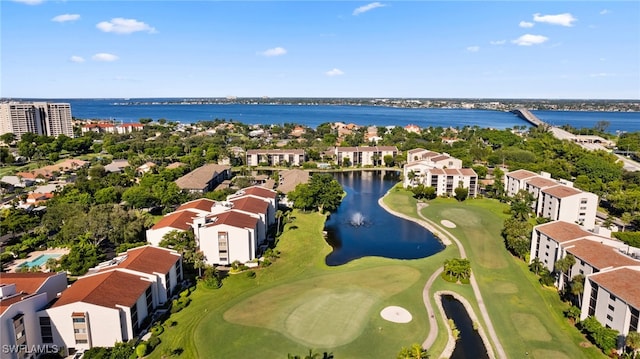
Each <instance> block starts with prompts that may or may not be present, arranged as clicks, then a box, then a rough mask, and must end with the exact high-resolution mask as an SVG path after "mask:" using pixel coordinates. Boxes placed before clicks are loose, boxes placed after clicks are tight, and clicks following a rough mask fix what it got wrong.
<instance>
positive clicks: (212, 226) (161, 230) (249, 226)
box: [147, 186, 278, 264]
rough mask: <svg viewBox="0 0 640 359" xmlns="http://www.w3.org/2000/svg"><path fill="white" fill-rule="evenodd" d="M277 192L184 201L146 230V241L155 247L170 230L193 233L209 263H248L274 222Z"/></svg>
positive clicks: (250, 191) (255, 189)
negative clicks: (220, 199)
mask: <svg viewBox="0 0 640 359" xmlns="http://www.w3.org/2000/svg"><path fill="white" fill-rule="evenodd" d="M277 208H278V193H277V192H276V191H273V190H269V189H266V188H263V187H260V186H252V187H247V188H243V189H241V190H239V191H238V192H236V193H234V194H232V195H229V196H227V200H226V201H213V200H210V199H206V198H201V199H197V200H194V201H190V202H186V203H184V204H182V205H181V206H180V207H178V208H177V209H176V211H175V212H172V213H169V214H167V215H166V216H164V217H163V218H162V219H161V220H160V221H158V223H156V224H155V225H154V226H153V227H152V228H150V229H149V230H147V241H149V242H150V243H151V244H152V245H154V246H157V245H158V244H159V243H160V241H162V239H163V238H164V236H165V235H167V233H169V232H171V231H193V234H194V236H195V239H196V242H197V245H198V247H199V249H200V251H202V254H203V255H204V256H205V261H206V262H207V263H209V264H231V263H233V262H234V261H240V262H243V263H244V262H248V261H251V260H253V259H255V258H256V256H257V255H258V253H259V246H260V245H261V244H263V243H264V242H265V241H266V240H267V232H268V228H269V226H271V225H273V224H274V223H275V222H276V218H275V212H276V209H277Z"/></svg>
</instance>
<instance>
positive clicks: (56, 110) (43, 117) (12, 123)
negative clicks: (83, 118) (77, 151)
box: [0, 102, 73, 139]
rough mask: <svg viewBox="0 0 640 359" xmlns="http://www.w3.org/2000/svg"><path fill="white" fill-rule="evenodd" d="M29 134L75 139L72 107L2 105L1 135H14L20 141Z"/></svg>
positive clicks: (0, 108) (66, 105) (48, 104)
mask: <svg viewBox="0 0 640 359" xmlns="http://www.w3.org/2000/svg"><path fill="white" fill-rule="evenodd" d="M27 132H31V133H34V134H37V135H46V136H54V137H57V136H59V135H67V136H69V137H73V124H72V117H71V105H69V104H68V103H52V102H24V103H23V102H9V103H0V135H1V134H5V133H13V134H15V135H16V137H17V138H18V139H20V137H21V136H22V135H23V134H25V133H27Z"/></svg>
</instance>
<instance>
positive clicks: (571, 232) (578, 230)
mask: <svg viewBox="0 0 640 359" xmlns="http://www.w3.org/2000/svg"><path fill="white" fill-rule="evenodd" d="M535 230H537V231H538V232H540V233H543V234H545V235H546V236H547V237H549V238H551V239H553V240H554V241H556V242H558V243H563V242H567V241H571V240H574V239H578V238H583V237H586V236H590V235H593V233H591V232H587V231H585V230H584V229H583V228H582V227H580V226H579V225H577V224H574V223H569V222H563V221H555V222H551V223H545V224H541V225H539V226H536V227H535Z"/></svg>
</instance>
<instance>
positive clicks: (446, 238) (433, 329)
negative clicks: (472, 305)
mask: <svg viewBox="0 0 640 359" xmlns="http://www.w3.org/2000/svg"><path fill="white" fill-rule="evenodd" d="M385 196H386V194H385ZM383 198H384V197H383ZM378 204H379V205H380V207H382V208H384V209H385V210H386V211H387V212H389V213H391V214H393V215H394V216H397V217H400V218H404V219H406V220H409V221H412V222H415V223H418V224H420V225H421V226H423V227H425V228H427V229H428V230H429V231H431V232H432V233H433V234H435V235H437V236H438V238H439V239H440V241H442V243H443V244H445V245H449V244H451V241H453V242H455V243H456V245H457V246H458V250H459V251H460V257H461V258H467V253H466V251H465V249H464V247H463V246H462V243H460V241H459V240H458V239H457V238H456V237H454V236H453V235H452V234H451V233H449V232H448V231H447V230H445V229H444V228H442V227H440V226H439V225H438V224H436V223H435V222H433V221H432V220H430V219H428V218H427V217H425V216H423V215H422V209H423V208H424V207H425V206H426V204H424V203H418V204H417V208H416V211H417V212H418V216H420V218H421V219H422V220H419V219H416V218H413V217H410V216H407V215H405V214H402V213H399V212H396V211H394V210H392V209H391V208H389V207H388V206H387V205H386V204H385V203H384V202H383V200H382V198H380V199H379V200H378ZM442 270H443V268H440V269H439V270H438V271H436V273H434V274H433V275H431V277H430V278H429V280H428V281H427V283H426V284H425V286H424V289H423V290H422V297H423V300H424V303H425V307H426V309H427V313H428V314H429V334H428V336H427V338H426V339H425V341H424V343H423V344H422V347H423V348H429V347H430V346H431V345H432V344H433V342H434V341H435V338H436V336H437V334H438V325H437V323H436V320H435V314H434V311H433V307H432V306H431V302H430V300H429V294H428V293H429V291H430V290H431V285H432V284H433V282H434V281H435V279H436V278H437V277H438V275H439V274H440V273H441V272H442ZM470 283H471V287H472V288H473V293H474V295H475V296H476V301H477V303H478V308H480V313H481V314H482V317H483V319H484V322H485V325H486V326H487V331H488V333H489V336H490V337H491V340H492V341H493V344H494V346H495V347H496V351H497V352H498V356H497V357H498V358H500V359H506V358H507V354H506V353H505V351H504V348H503V347H502V344H501V343H500V340H499V339H498V335H497V334H496V331H495V329H494V327H493V324H492V322H491V318H490V317H489V312H488V311H487V308H486V306H485V305H484V300H483V299H482V294H481V293H480V288H479V287H478V282H477V281H476V279H475V277H474V275H473V273H471V278H470Z"/></svg>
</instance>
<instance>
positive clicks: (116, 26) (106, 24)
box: [96, 17, 157, 34]
mask: <svg viewBox="0 0 640 359" xmlns="http://www.w3.org/2000/svg"><path fill="white" fill-rule="evenodd" d="M96 27H97V28H98V29H99V30H102V31H104V32H113V33H116V34H131V33H134V32H138V31H145V32H148V33H150V34H155V33H156V32H157V31H156V29H155V28H153V27H151V26H149V24H145V23H144V22H142V21H138V20H136V19H124V18H121V17H116V18H113V19H111V21H102V22H100V23H98V24H97V25H96Z"/></svg>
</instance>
